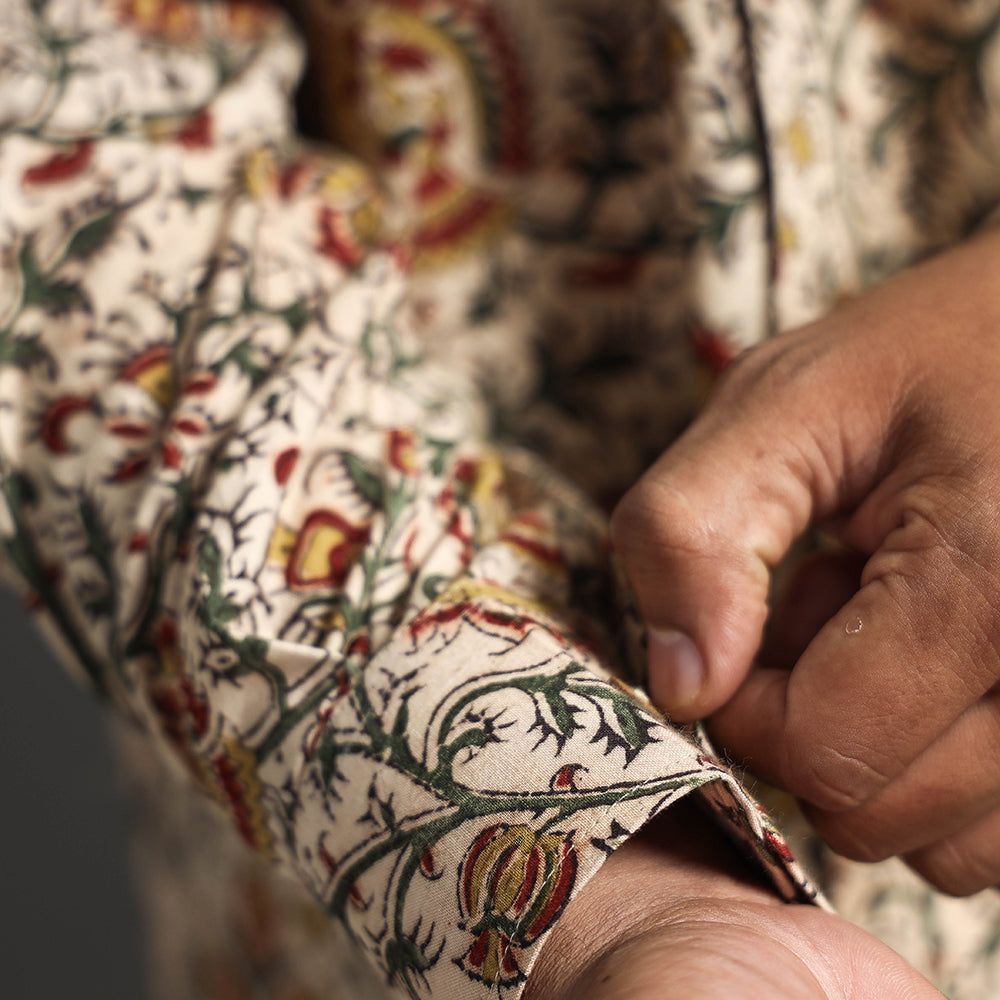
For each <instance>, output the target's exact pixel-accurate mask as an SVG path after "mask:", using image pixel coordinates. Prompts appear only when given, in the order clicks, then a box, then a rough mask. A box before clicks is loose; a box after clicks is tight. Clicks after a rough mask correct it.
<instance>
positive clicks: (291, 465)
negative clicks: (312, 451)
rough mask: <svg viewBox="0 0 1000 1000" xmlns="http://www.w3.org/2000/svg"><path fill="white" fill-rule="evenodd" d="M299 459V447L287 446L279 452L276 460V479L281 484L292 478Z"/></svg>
mask: <svg viewBox="0 0 1000 1000" xmlns="http://www.w3.org/2000/svg"><path fill="white" fill-rule="evenodd" d="M298 461H299V449H298V448H286V449H285V450H284V451H282V452H280V453H279V454H278V456H277V457H276V458H275V460H274V481H275V482H276V483H277V484H278V485H279V486H284V485H285V483H287V482H288V480H289V479H291V477H292V473H293V472H294V471H295V466H296V465H297V464H298Z"/></svg>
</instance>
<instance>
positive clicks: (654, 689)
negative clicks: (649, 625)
mask: <svg viewBox="0 0 1000 1000" xmlns="http://www.w3.org/2000/svg"><path fill="white" fill-rule="evenodd" d="M647 652H648V656H649V691H650V694H651V695H652V698H653V701H654V702H656V704H657V705H659V706H660V708H663V709H665V710H666V711H671V710H674V711H676V710H679V709H682V708H685V707H686V706H687V705H690V704H691V702H693V701H694V700H695V698H697V697H698V694H699V693H700V692H701V686H702V683H703V681H704V679H705V666H704V664H703V663H702V661H701V654H700V653H699V652H698V647H697V646H695V644H694V643H693V642H692V641H691V640H690V639H689V638H688V637H687V636H686V635H685V634H684V633H683V632H678V631H676V630H675V629H650V630H649V647H648V650H647Z"/></svg>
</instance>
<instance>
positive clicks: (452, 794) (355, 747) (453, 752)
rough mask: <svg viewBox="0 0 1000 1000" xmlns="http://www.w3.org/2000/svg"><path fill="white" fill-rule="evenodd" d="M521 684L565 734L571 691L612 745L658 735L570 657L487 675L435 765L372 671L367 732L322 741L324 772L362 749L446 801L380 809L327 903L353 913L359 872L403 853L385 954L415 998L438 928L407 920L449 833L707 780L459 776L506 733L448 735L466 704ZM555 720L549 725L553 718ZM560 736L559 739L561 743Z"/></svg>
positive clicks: (456, 709) (558, 816)
mask: <svg viewBox="0 0 1000 1000" xmlns="http://www.w3.org/2000/svg"><path fill="white" fill-rule="evenodd" d="M514 691H516V692H519V693H521V694H526V695H528V696H529V697H531V698H532V699H533V700H538V701H541V702H543V703H544V704H545V706H546V707H547V708H548V710H549V713H550V714H551V716H552V719H553V720H554V723H555V727H554V728H551V727H550V728H551V733H549V735H554V736H556V738H557V739H560V740H562V741H563V742H564V741H565V740H566V739H568V738H569V737H570V736H571V735H572V734H573V733H574V732H576V731H577V730H578V729H579V728H581V727H580V724H579V723H578V722H577V721H576V716H577V714H578V713H579V712H580V711H581V709H580V708H579V707H577V706H575V705H573V704H572V703H571V702H570V701H569V700H567V695H575V696H576V697H578V698H583V699H586V700H588V701H589V702H590V703H591V704H592V705H593V706H594V707H595V708H598V711H599V714H600V717H601V719H602V725H601V727H600V728H599V729H598V731H597V733H596V734H595V737H594V740H595V741H596V740H599V739H602V738H606V739H607V740H608V747H607V751H606V752H608V753H610V752H612V750H613V749H616V748H619V747H620V748H623V749H624V752H625V755H626V758H627V759H628V760H631V759H634V756H635V755H636V754H638V753H639V752H640V751H641V750H642V749H643V748H644V747H646V746H648V745H649V744H650V743H651V742H653V741H654V740H655V737H653V736H652V734H651V731H652V730H653V729H654V728H655V725H656V722H655V720H653V719H652V718H651V717H648V716H646V715H645V714H644V713H643V711H642V709H641V707H640V706H639V705H638V704H637V703H636V702H635V701H633V700H632V699H631V698H630V697H629V696H628V695H627V694H626V693H625V692H623V691H620V690H618V689H617V688H614V687H611V686H604V685H601V684H598V683H596V682H595V681H594V679H593V677H592V675H591V674H590V673H589V672H588V671H587V670H586V669H585V668H584V667H583V666H582V665H581V664H579V663H576V662H571V663H569V664H568V665H566V666H565V667H564V668H562V669H561V670H560V671H558V672H557V673H555V674H550V675H529V676H525V677H515V678H510V679H507V680H501V681H490V682H487V683H484V684H481V685H479V686H477V687H476V688H474V689H473V690H470V691H468V692H466V693H465V694H464V695H463V696H462V697H461V699H459V700H458V701H457V702H456V703H455V704H454V705H453V706H452V707H451V708H450V709H449V710H448V712H447V713H446V714H445V715H444V716H443V717H442V720H441V723H440V725H439V727H438V730H437V734H436V739H437V743H438V746H439V748H440V749H439V750H438V753H437V762H436V765H435V766H434V767H433V768H431V767H429V766H428V765H427V764H426V763H425V762H422V761H419V760H418V759H417V758H416V757H415V756H414V755H413V753H412V751H411V750H410V746H409V740H408V737H407V731H408V722H409V716H408V709H407V702H406V698H405V696H404V698H403V701H402V704H401V706H400V707H399V709H398V710H397V712H396V714H395V717H394V718H392V719H390V720H386V722H385V724H383V723H382V721H381V720H380V719H379V716H378V714H377V713H376V712H375V711H374V709H373V706H372V705H371V702H370V699H369V697H368V693H367V689H366V686H365V678H364V676H363V675H358V676H357V677H356V678H355V680H354V683H353V686H352V695H353V698H354V700H355V706H356V711H357V713H358V716H359V718H361V719H362V720H363V723H364V726H365V730H366V735H367V740H365V741H357V740H353V741H351V742H346V743H338V742H337V740H336V739H335V738H334V737H333V736H330V737H329V739H325V740H324V741H323V742H322V743H321V745H320V751H319V752H320V754H321V755H322V756H323V757H324V758H325V759H324V761H323V772H324V775H325V776H326V779H327V780H329V778H330V777H331V776H332V775H333V774H334V773H335V771H336V764H335V758H336V756H337V755H339V754H341V753H344V754H361V755H363V756H365V757H367V758H369V759H372V760H376V761H379V762H380V763H383V764H384V765H386V766H388V767H391V768H393V769H394V770H396V771H399V772H401V773H403V774H405V775H406V776H407V777H408V778H409V779H411V780H412V781H414V782H415V783H416V784H418V785H420V786H421V787H424V788H427V789H428V790H430V791H432V792H433V793H434V794H435V795H436V797H438V798H439V800H441V801H442V802H445V803H448V805H447V806H446V807H444V810H443V811H437V812H435V814H434V815H433V816H432V817H431V818H428V819H423V820H420V821H417V822H415V823H414V824H412V825H410V824H408V823H406V822H405V821H404V822H399V821H398V820H397V819H396V816H395V813H394V812H393V811H391V810H388V811H387V810H386V809H382V810H381V817H382V820H383V825H384V833H383V834H382V835H381V836H380V837H379V838H378V839H377V840H376V841H375V842H374V843H371V842H369V843H368V844H367V845H365V847H364V848H363V850H361V853H360V854H359V855H358V856H356V857H354V858H352V859H348V860H347V861H346V862H345V863H344V864H342V865H341V867H340V869H339V872H338V875H339V877H338V878H337V881H336V883H335V886H334V888H333V891H332V894H331V896H330V901H329V903H328V909H329V911H330V912H331V914H333V915H334V916H336V917H337V918H339V919H340V920H342V921H344V922H345V923H346V922H347V905H348V903H349V901H350V899H351V895H352V888H353V887H354V886H355V885H356V883H357V882H358V880H359V879H360V878H362V877H363V876H364V874H365V873H366V872H367V871H368V870H370V869H371V868H372V867H373V866H374V865H376V864H377V863H378V862H380V861H382V860H384V859H385V858H387V857H389V856H392V855H394V854H398V855H399V857H400V859H401V864H400V867H399V873H398V876H397V881H396V885H395V888H394V907H393V917H392V932H391V935H390V936H389V937H388V938H387V939H386V941H385V942H384V943H383V944H382V946H381V951H382V958H383V961H384V963H385V966H386V969H387V971H388V972H389V973H390V975H392V976H394V977H395V978H396V979H397V980H398V981H399V982H400V983H401V984H402V985H403V986H404V987H405V988H406V989H407V990H408V992H409V994H410V995H411V996H412V997H417V996H419V991H418V985H417V984H418V981H419V980H420V977H421V976H422V975H423V973H425V972H426V970H427V969H429V968H430V967H431V965H433V963H434V961H435V960H436V957H435V956H434V955H433V954H429V953H428V949H429V948H430V947H431V941H432V939H433V936H434V935H433V930H432V929H428V930H425V931H424V939H423V941H421V940H419V937H420V926H419V925H418V926H417V928H415V929H409V930H408V929H407V928H406V926H405V899H406V895H407V891H408V889H409V886H410V883H411V881H412V879H413V877H414V876H415V874H416V873H417V871H418V869H419V868H420V865H421V861H422V859H423V858H424V857H425V854H426V852H427V851H428V850H432V849H433V848H434V847H435V845H437V844H438V843H439V842H440V841H441V840H442V839H443V838H444V837H445V836H446V835H448V834H450V833H452V832H453V831H455V830H457V829H459V828H460V827H461V826H463V825H464V824H465V823H467V822H469V821H470V820H475V819H483V820H485V819H488V818H491V817H497V816H502V815H504V814H507V813H511V812H515V813H516V812H522V813H523V812H531V813H534V814H536V815H539V814H541V813H544V812H549V811H551V812H552V813H553V814H554V815H553V817H552V819H551V820H550V821H549V822H548V823H546V828H548V827H551V826H553V825H556V824H559V823H561V822H563V821H564V820H565V819H566V818H567V817H569V816H571V815H573V814H574V813H576V812H579V811H581V810H583V809H587V808H592V807H596V806H605V807H607V806H609V805H612V804H614V803H615V802H620V801H628V800H630V799H633V798H637V797H647V796H650V797H654V796H657V795H665V794H668V793H670V792H673V791H676V790H677V789H679V788H685V787H689V786H691V785H692V784H693V783H694V784H696V783H698V782H699V781H700V780H704V779H699V778H698V777H696V776H694V775H690V776H674V777H671V778H668V779H664V780H663V781H660V782H654V783H652V784H649V785H643V786H639V787H636V788H631V789H624V790H623V789H620V788H618V789H603V790H599V791H594V792H586V791H583V792H576V791H570V792H552V793H544V794H537V793H525V794H506V793H492V794H491V793H477V792H475V791H473V790H471V789H469V788H467V787H465V786H463V785H461V784H460V783H459V782H458V781H457V780H456V779H455V776H454V766H455V761H456V759H457V757H458V755H459V754H460V753H461V752H462V751H463V750H466V749H471V750H475V749H478V748H481V747H484V746H487V745H488V744H490V743H496V742H499V737H498V735H497V732H496V727H495V720H496V717H495V716H494V717H487V716H477V718H479V719H480V720H481V724H480V725H478V726H477V725H473V726H472V727H470V728H468V729H465V730H463V731H462V732H461V733H459V734H458V735H457V736H454V737H453V738H452V739H450V740H449V736H450V735H451V734H452V733H453V731H454V729H455V726H456V724H457V722H458V721H459V719H460V718H461V717H462V713H463V712H465V711H466V710H467V709H468V708H469V706H471V705H472V704H473V703H474V702H476V701H477V700H479V699H482V698H488V697H490V696H492V695H496V694H499V693H502V692H508V693H509V692H514ZM601 706H604V707H610V708H611V710H612V714H613V715H614V718H615V720H616V721H617V722H618V723H619V726H620V732H618V731H617V730H615V729H614V727H613V726H611V724H610V723H609V722H608V721H607V720H606V719H605V717H604V714H603V712H601V711H600V708H601ZM547 725H548V724H547ZM542 738H543V739H544V738H547V736H544V735H543V737H542ZM560 745H561V744H560ZM507 932H508V936H509V937H510V939H511V940H513V941H515V943H516V941H517V931H516V928H515V927H514V926H513V925H512V926H511V927H510V928H508V929H507Z"/></svg>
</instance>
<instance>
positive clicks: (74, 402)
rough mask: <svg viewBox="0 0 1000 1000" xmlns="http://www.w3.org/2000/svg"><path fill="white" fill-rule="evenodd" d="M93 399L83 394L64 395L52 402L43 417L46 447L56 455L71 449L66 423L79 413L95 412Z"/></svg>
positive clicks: (42, 430)
mask: <svg viewBox="0 0 1000 1000" xmlns="http://www.w3.org/2000/svg"><path fill="white" fill-rule="evenodd" d="M93 412H94V403H93V400H90V399H85V398H83V397H81V396H63V397H62V398H61V399H57V400H55V401H54V402H52V403H51V404H50V405H49V407H48V408H47V409H46V411H45V414H44V416H43V417H42V426H41V431H40V433H41V436H42V441H43V442H44V443H45V447H46V448H48V450H49V451H50V452H52V453H53V454H55V455H64V454H66V452H68V451H69V450H70V444H69V441H68V440H67V439H66V424H67V422H68V421H69V420H70V418H71V417H73V416H75V415H76V414H78V413H93Z"/></svg>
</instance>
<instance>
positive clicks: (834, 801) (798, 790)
mask: <svg viewBox="0 0 1000 1000" xmlns="http://www.w3.org/2000/svg"><path fill="white" fill-rule="evenodd" d="M871 756H873V755H870V754H861V753H851V752H847V751H845V750H838V749H836V748H835V747H832V746H829V745H825V744H814V745H812V746H810V747H808V748H806V749H804V750H803V751H802V752H800V753H799V754H797V755H796V762H795V763H794V764H792V765H791V767H790V770H791V776H790V779H789V782H788V784H789V788H790V790H791V791H793V792H794V793H795V794H796V795H798V796H800V797H801V798H803V799H805V800H806V801H807V802H809V803H811V804H812V805H814V806H816V807H817V808H819V809H824V810H827V811H828V812H833V813H843V812H848V811H850V810H852V809H857V808H859V807H860V806H862V805H864V804H865V803H866V802H867V801H868V800H869V799H871V798H872V797H873V796H875V795H876V794H878V792H880V791H881V790H882V789H883V788H885V787H886V786H887V785H888V784H889V782H890V781H891V780H892V778H893V775H892V774H890V773H888V771H887V769H880V768H877V767H876V766H875V765H874V764H872V763H871V762H870V761H869V760H868V759H866V757H871Z"/></svg>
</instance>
